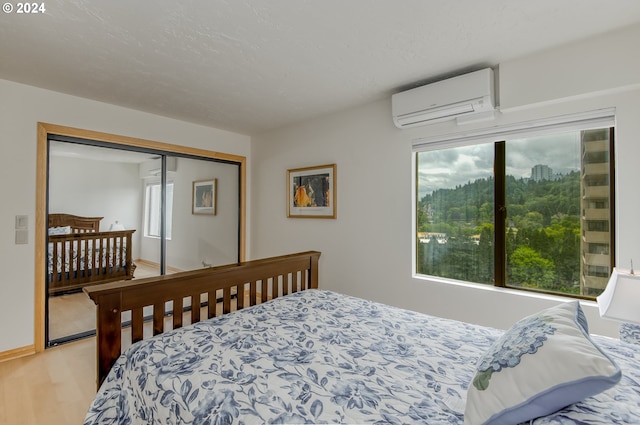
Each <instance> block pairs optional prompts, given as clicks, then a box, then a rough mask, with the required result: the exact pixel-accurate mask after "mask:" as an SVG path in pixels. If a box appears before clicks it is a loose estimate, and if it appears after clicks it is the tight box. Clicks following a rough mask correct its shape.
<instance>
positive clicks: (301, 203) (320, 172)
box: [287, 164, 337, 218]
mask: <svg viewBox="0 0 640 425" xmlns="http://www.w3.org/2000/svg"><path fill="white" fill-rule="evenodd" d="M336 199H337V198H336V164H328V165H318V166H315V167H305V168H294V169H290V170H287V217H294V218H336Z"/></svg>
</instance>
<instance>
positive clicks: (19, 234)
mask: <svg viewBox="0 0 640 425" xmlns="http://www.w3.org/2000/svg"><path fill="white" fill-rule="evenodd" d="M28 243H29V231H28V230H27V229H16V245H25V244H28Z"/></svg>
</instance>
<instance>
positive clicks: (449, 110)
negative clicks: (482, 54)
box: [391, 68, 495, 128]
mask: <svg viewBox="0 0 640 425" xmlns="http://www.w3.org/2000/svg"><path fill="white" fill-rule="evenodd" d="M494 109H495V94H494V81H493V70H492V69H491V68H485V69H481V70H479V71H475V72H471V73H468V74H464V75H460V76H458V77H453V78H449V79H447V80H442V81H438V82H435V83H433V84H428V85H426V86H422V87H417V88H415V89H411V90H407V91H403V92H400V93H396V94H394V95H392V96H391V110H392V113H393V122H394V124H395V125H396V127H398V128H409V127H417V126H420V125H427V124H433V123H436V122H441V121H445V120H452V119H456V118H462V117H465V118H467V117H469V116H472V115H476V114H481V113H485V114H486V113H492V112H493V111H494Z"/></svg>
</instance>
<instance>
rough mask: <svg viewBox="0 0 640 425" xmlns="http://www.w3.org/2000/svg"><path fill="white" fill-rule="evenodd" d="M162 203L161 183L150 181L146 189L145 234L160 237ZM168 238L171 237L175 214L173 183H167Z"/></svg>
mask: <svg viewBox="0 0 640 425" xmlns="http://www.w3.org/2000/svg"><path fill="white" fill-rule="evenodd" d="M161 205H162V186H161V184H160V183H148V184H147V186H146V190H145V214H144V217H145V220H144V221H145V222H144V235H145V236H147V237H154V238H159V237H160V223H161V222H160V211H161V210H162V208H161ZM166 214H167V218H166V220H167V224H166V226H167V237H166V238H167V239H171V221H172V220H171V218H172V215H173V183H167V209H166Z"/></svg>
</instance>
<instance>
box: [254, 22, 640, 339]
mask: <svg viewBox="0 0 640 425" xmlns="http://www.w3.org/2000/svg"><path fill="white" fill-rule="evenodd" d="M623 32H624V36H619V34H615V36H607V37H608V38H607V39H608V40H609V39H611V40H616V42H615V44H609V43H605V44H606V45H607V47H608V48H610V49H612V50H613V53H612V54H611V55H608V60H609V61H610V62H609V65H610V66H611V67H615V66H616V64H617V63H623V64H625V65H626V66H632V67H634V69H633V70H628V72H625V73H624V75H623V76H620V74H619V73H616V72H612V73H611V74H610V75H611V77H610V78H604V79H603V74H602V73H605V75H607V76H608V75H609V74H607V69H608V68H607V67H596V71H595V72H592V71H591V69H592V68H591V67H584V68H577V67H572V66H571V64H572V63H574V61H575V60H576V55H577V56H579V57H583V56H585V55H586V56H588V57H589V58H596V57H597V56H598V53H599V50H600V49H601V48H602V47H601V43H598V42H594V40H586V41H584V42H582V43H576V44H574V45H569V46H562V47H559V48H557V49H553V50H550V51H548V52H541V53H539V54H537V55H535V60H533V61H531V60H530V58H523V59H520V60H514V61H512V62H510V63H508V64H504V66H501V68H500V73H499V74H500V78H501V79H504V80H505V81H508V82H509V87H500V89H501V90H500V91H501V96H504V95H505V93H506V92H509V91H510V90H514V91H515V90H516V89H515V88H517V93H518V96H521V97H522V98H523V99H525V100H526V101H527V102H529V101H532V100H531V99H533V98H534V97H535V96H538V95H539V94H540V93H544V94H545V96H546V99H545V101H543V99H540V98H536V103H542V104H545V103H548V104H549V105H547V106H545V107H539V108H527V107H521V108H515V109H518V110H517V111H514V112H511V113H509V114H504V115H502V116H500V117H499V118H498V119H497V120H495V121H493V122H490V123H488V124H486V123H485V124H476V125H475V127H468V128H480V127H481V126H482V125H484V126H495V125H499V124H508V123H516V122H523V121H528V120H532V119H540V118H544V117H552V116H557V115H562V114H568V113H577V112H583V111H589V110H594V109H599V108H605V107H616V108H617V116H616V118H617V126H616V127H617V132H616V149H617V150H616V166H617V175H616V179H617V181H616V184H617V193H616V196H617V198H616V201H617V204H616V211H617V217H616V229H617V234H616V238H617V253H618V256H617V261H618V263H620V264H627V263H628V259H629V258H631V257H635V258H640V244H638V241H639V240H640V221H638V220H637V218H636V217H637V213H636V212H637V211H638V209H639V208H640V205H639V204H640V197H638V196H637V181H638V180H639V178H640V168H639V167H638V166H637V158H638V157H639V154H640V144H638V143H637V140H638V137H640V120H638V116H640V91H639V90H637V89H636V90H629V87H627V88H628V90H626V91H622V90H620V86H621V85H625V86H633V87H635V84H636V83H639V82H640V64H639V63H638V61H637V60H634V61H630V60H628V58H627V56H636V57H637V55H636V53H635V52H636V49H637V46H636V45H635V44H636V43H635V40H638V39H640V37H639V34H640V26H637V27H634V28H631V29H626V30H625V31H623ZM596 41H597V40H596ZM591 46H592V47H591ZM520 63H524V64H526V66H519V64H520ZM538 69H547V70H549V71H547V73H546V74H545V75H546V77H545V78H541V76H539V75H537V70H538ZM554 69H557V70H558V74H557V75H556V74H555V73H554V72H553V70H554ZM567 69H570V70H571V71H572V72H571V73H569V74H568V75H567V72H566V70H567ZM573 74H576V75H579V78H575V80H576V81H579V82H581V83H580V87H582V88H583V90H581V91H580V93H581V95H580V96H577V95H576V94H575V93H576V90H578V88H575V87H574V88H573V89H572V91H571V92H570V93H568V94H567V93H565V92H562V91H560V92H559V94H560V95H562V96H568V99H558V98H557V94H558V92H557V91H555V90H550V91H547V90H545V89H544V88H545V87H547V85H550V86H552V87H563V85H564V83H565V82H567V78H570V77H571V76H572V75H573ZM629 75H633V76H635V81H629V80H628V79H626V78H627V77H628V76H629ZM531 81H536V84H531ZM594 81H597V82H598V83H597V84H595V83H594ZM602 81H606V83H607V87H603V86H602ZM607 88H608V89H610V90H608V89H607ZM594 90H597V93H592V92H593V91H594ZM510 102H511V105H518V104H519V101H518V99H517V98H512V99H511V100H510ZM521 106H522V105H521ZM390 109H391V108H390V100H388V99H387V100H384V101H379V102H375V103H372V104H370V105H367V106H364V107H360V108H356V109H351V110H348V111H343V112H341V113H336V114H333V115H330V116H327V117H324V118H321V119H316V120H313V121H309V122H305V123H300V124H298V125H295V126H291V127H289V128H286V129H282V130H280V131H276V132H272V133H270V134H264V135H261V136H260V137H257V138H255V139H254V142H253V155H254V156H253V158H254V167H253V170H252V171H253V173H252V192H253V199H252V213H251V216H252V223H253V232H252V234H251V241H252V255H253V256H254V257H261V256H268V255H276V254H285V253H289V252H294V251H298V250H307V249H315V250H320V251H322V257H321V259H320V286H321V287H322V288H326V289H332V290H336V291H340V292H344V293H348V294H352V295H356V296H360V297H364V298H369V299H372V300H376V301H381V302H385V303H388V304H392V305H397V306H401V307H404V308H408V309H412V310H417V311H421V312H425V313H429V314H434V315H438V316H444V317H449V318H454V319H458V320H463V321H469V322H475V323H479V324H483V325H488V326H493V327H498V328H507V327H509V326H510V325H511V324H512V323H513V322H515V321H516V320H518V319H520V318H521V317H523V316H524V315H527V314H532V313H534V312H536V311H538V310H540V309H542V308H546V307H548V306H551V305H553V304H555V303H557V302H558V301H559V300H564V299H563V298H560V297H551V296H535V295H527V294H523V293H522V292H516V291H512V290H504V289H500V288H493V287H489V288H487V287H485V286H474V285H471V286H469V285H454V284H448V283H443V282H439V281H437V280H426V279H421V278H416V277H413V276H412V243H413V241H412V223H411V222H412V196H413V194H412V191H411V184H412V179H413V178H414V177H413V175H412V171H411V168H412V158H413V156H412V153H411V140H412V139H414V138H418V137H428V136H434V135H443V134H450V133H451V132H460V131H461V129H460V128H459V127H456V126H455V125H454V124H451V123H442V124H438V125H434V126H430V127H419V128H414V129H411V130H399V129H397V128H395V127H394V126H393V124H392V121H391V110H390ZM333 162H335V163H337V165H338V169H337V185H338V201H337V208H338V209H337V214H338V218H337V219H336V220H308V219H293V218H289V219H288V218H286V208H285V206H286V199H285V196H286V195H285V191H286V190H285V187H286V186H285V184H286V170H287V169H288V168H296V167H303V166H309V165H317V164H325V163H333ZM583 305H584V307H585V312H586V314H587V317H588V320H589V323H590V326H591V331H592V332H594V333H600V334H607V335H612V336H615V335H617V327H618V324H617V323H615V322H611V321H606V320H602V319H600V318H599V316H598V314H597V307H596V305H595V303H593V302H585V303H583Z"/></svg>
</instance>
